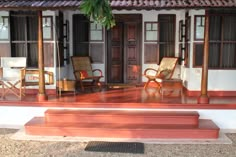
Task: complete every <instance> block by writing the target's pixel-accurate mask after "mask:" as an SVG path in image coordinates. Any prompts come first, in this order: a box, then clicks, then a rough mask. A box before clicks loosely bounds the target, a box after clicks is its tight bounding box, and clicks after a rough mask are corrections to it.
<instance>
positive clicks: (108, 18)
mask: <svg viewBox="0 0 236 157" xmlns="http://www.w3.org/2000/svg"><path fill="white" fill-rule="evenodd" d="M80 11H81V12H82V13H83V14H85V15H86V16H87V17H88V18H89V19H90V20H92V21H94V22H97V23H100V24H101V25H102V26H104V27H105V28H107V29H110V28H112V27H113V26H115V19H114V16H113V14H112V9H111V6H110V3H109V0H82V3H81V5H80Z"/></svg>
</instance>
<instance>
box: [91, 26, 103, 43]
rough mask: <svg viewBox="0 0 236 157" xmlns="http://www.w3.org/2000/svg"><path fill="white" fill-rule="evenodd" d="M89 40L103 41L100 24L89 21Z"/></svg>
mask: <svg viewBox="0 0 236 157" xmlns="http://www.w3.org/2000/svg"><path fill="white" fill-rule="evenodd" d="M90 41H103V28H102V26H101V25H100V24H97V23H93V22H91V23H90Z"/></svg>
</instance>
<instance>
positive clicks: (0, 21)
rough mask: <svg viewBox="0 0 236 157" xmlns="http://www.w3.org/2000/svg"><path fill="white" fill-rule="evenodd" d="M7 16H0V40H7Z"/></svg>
mask: <svg viewBox="0 0 236 157" xmlns="http://www.w3.org/2000/svg"><path fill="white" fill-rule="evenodd" d="M8 29H9V25H8V17H7V16H0V40H8V39H9V35H8Z"/></svg>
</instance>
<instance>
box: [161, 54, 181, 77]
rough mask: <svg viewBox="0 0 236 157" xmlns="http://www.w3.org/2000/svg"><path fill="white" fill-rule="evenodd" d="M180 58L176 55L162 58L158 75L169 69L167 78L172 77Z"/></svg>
mask: <svg viewBox="0 0 236 157" xmlns="http://www.w3.org/2000/svg"><path fill="white" fill-rule="evenodd" d="M177 61H178V58H176V57H164V58H162V60H161V63H160V65H159V68H158V72H157V75H159V74H160V73H161V72H163V71H168V75H167V76H166V77H165V79H171V77H172V75H173V74H174V70H175V66H176V64H177Z"/></svg>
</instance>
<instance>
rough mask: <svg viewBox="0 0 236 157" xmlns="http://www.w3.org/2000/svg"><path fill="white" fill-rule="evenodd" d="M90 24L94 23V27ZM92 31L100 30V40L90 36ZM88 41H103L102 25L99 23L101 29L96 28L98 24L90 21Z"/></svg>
mask: <svg viewBox="0 0 236 157" xmlns="http://www.w3.org/2000/svg"><path fill="white" fill-rule="evenodd" d="M91 24H95V29H92V28H91ZM92 31H100V32H101V35H102V39H101V40H95V39H92V38H91V35H92V33H91V32H92ZM89 41H91V42H103V41H104V28H103V26H102V25H101V29H98V24H97V23H95V22H90V23H89Z"/></svg>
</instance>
